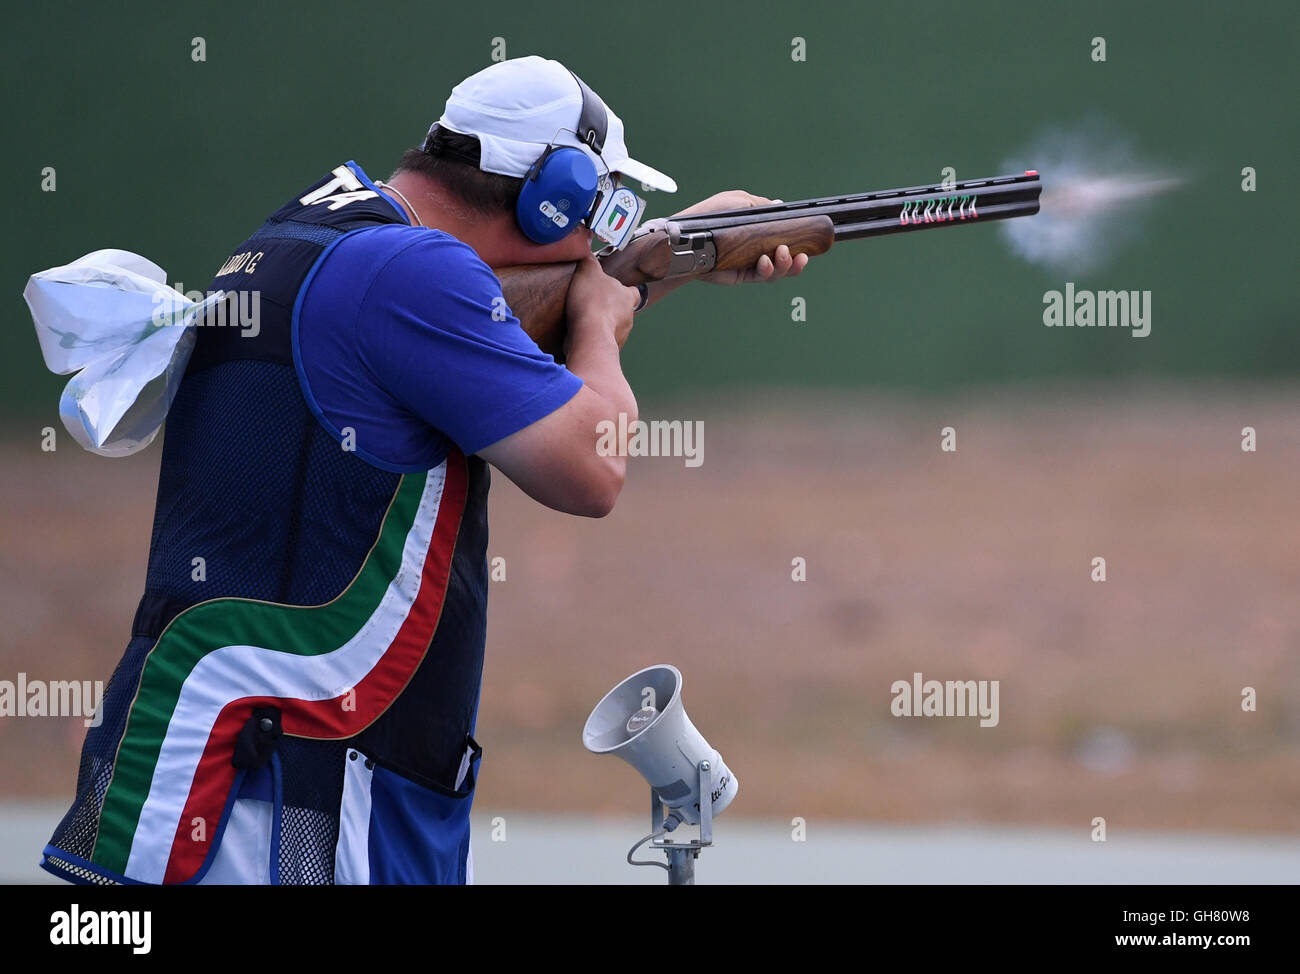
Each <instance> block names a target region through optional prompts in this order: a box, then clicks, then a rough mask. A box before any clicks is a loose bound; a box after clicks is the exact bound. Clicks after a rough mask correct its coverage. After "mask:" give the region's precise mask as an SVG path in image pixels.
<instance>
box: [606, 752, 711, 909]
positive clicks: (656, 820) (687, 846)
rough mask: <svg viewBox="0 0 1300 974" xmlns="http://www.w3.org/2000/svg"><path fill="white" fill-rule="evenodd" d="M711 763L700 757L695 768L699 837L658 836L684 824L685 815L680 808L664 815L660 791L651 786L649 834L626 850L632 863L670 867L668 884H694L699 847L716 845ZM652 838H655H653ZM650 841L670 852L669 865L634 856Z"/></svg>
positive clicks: (653, 844)
mask: <svg viewBox="0 0 1300 974" xmlns="http://www.w3.org/2000/svg"><path fill="white" fill-rule="evenodd" d="M710 770H712V765H711V764H710V763H709V762H708V761H701V762H700V763H699V765H698V767H697V768H696V771H697V772H698V773H699V776H700V837H699V838H698V839H691V840H690V841H689V842H673V841H671V840H669V839H659V836H661V835H665V834H666V833H668V832H672V831H673V830H674V829H676V828H677V826H679V825H681V824H682V818H681V816H679V815H678V814H677V812H675V811H673V812H669V813H668V816H667V818H666V819H665V817H664V805H663V802H662V801H661V800H660V798H659V793H658V792H656V791H655V790H654V789H653V788H651V789H650V834H649V835H647V836H646V837H645V838H644V839H642V840H641V841H640V842H638V843H637V844H636V845H634V846H633V847H632V849H631V851H629V852H628V854H627V861H628V862H629V863H631V864H632V865H633V866H660V867H661V868H663V869H667V870H668V885H669V886H694V885H695V860H696V859H697V858H699V855H700V850H701V849H703V848H704V847H705V846H711V845H713V801H712V794H711V792H712V788H711V787H710V784H709V772H710ZM651 840H653V841H651ZM647 841H651V845H652V847H653V848H655V849H663V850H664V852H665V854H667V856H668V865H666V866H665V865H664V864H663V863H661V862H654V861H651V860H648V859H642V860H637V859H633V858H632V856H633V855H635V854H636V850H637V849H639V848H640V847H641V846H642V845H643V844H644V843H645V842H647Z"/></svg>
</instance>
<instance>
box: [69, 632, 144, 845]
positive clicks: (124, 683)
mask: <svg viewBox="0 0 1300 974" xmlns="http://www.w3.org/2000/svg"><path fill="white" fill-rule="evenodd" d="M151 646H153V640H152V639H132V640H131V642H130V643H128V644H127V648H126V653H125V654H124V655H123V656H122V660H121V662H119V663H118V664H117V669H115V670H114V671H113V675H112V677H110V678H109V681H108V685H107V686H106V687H105V688H104V699H103V700H102V701H101V702H100V714H101V716H102V720H101V722H100V725H99V726H98V727H91V728H90V729H89V730H87V731H86V743H85V744H84V745H83V746H82V749H81V768H80V770H79V771H78V773H77V796H76V798H75V799H74V800H73V802H72V807H71V808H70V809H69V810H68V813H67V814H66V815H64V816H63V820H62V821H61V822H59V825H58V827H57V828H56V829H55V830H54V837H53V839H52V840H51V842H52V843H53V844H54V845H56V846H58V847H59V848H60V849H62V850H63V851H64V852H67V853H69V854H71V855H74V856H80V857H81V858H82V859H89V858H90V854H91V852H92V850H93V849H94V847H95V834H96V830H97V827H98V826H97V823H98V820H99V810H100V808H101V807H102V806H103V804H104V794H105V793H106V792H107V791H108V782H109V779H110V778H111V777H112V775H113V759H114V757H115V756H116V755H117V745H118V742H119V741H121V739H122V731H123V729H124V727H125V725H126V717H127V712H128V711H129V710H130V708H131V701H132V699H134V697H135V690H136V686H137V685H138V684H139V682H140V669H141V667H143V666H144V659H145V657H146V656H147V655H148V654H149V649H150V647H151Z"/></svg>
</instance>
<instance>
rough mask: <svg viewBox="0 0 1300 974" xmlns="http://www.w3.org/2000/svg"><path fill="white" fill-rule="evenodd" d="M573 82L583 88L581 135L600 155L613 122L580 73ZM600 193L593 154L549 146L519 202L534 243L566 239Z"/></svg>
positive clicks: (519, 213)
mask: <svg viewBox="0 0 1300 974" xmlns="http://www.w3.org/2000/svg"><path fill="white" fill-rule="evenodd" d="M569 73H570V74H573V72H572V71H570V72H569ZM573 80H574V81H576V82H578V88H579V89H580V90H581V92H582V112H581V114H580V115H579V117H578V129H577V135H578V138H579V139H580V140H581V141H582V142H583V143H584V144H585V145H586V146H587V147H588V148H590V149H591V151H592V152H594V153H596V155H600V153H601V151H602V150H603V149H604V148H605V130H606V126H607V121H608V120H607V118H606V115H605V105H604V103H603V102H601V100H600V99H599V98H598V97H596V94H595V92H593V91H592V90H591V89H590V88H588V87H587V85H586V84H585V83H584V82H583V80H582V79H581V78H579V77H578V76H577V75H576V74H574V75H573ZM599 195H600V173H599V172H598V171H597V169H596V164H595V163H594V162H592V160H591V157H590V156H589V155H587V154H586V153H585V152H583V151H582V150H581V149H575V148H574V147H572V146H557V145H549V146H547V147H546V151H545V152H543V153H542V156H541V158H540V159H538V160H537V161H536V162H535V163H533V165H532V167H531V168H530V169H529V170H528V174H527V176H526V177H525V178H524V185H523V189H521V190H520V191H519V201H518V203H517V204H516V205H515V217H516V219H518V221H519V229H520V230H522V231H523V233H524V236H525V237H527V238H528V239H529V240H531V241H533V243H537V244H550V243H555V242H556V241H559V240H563V239H564V238H565V237H567V236H568V235H569V233H571V232H572V231H573V229H574V227H575V226H576V224H577V223H579V222H581V221H582V220H584V219H586V218H587V216H588V215H589V214H590V213H592V212H593V211H594V208H595V204H596V202H597V196H599Z"/></svg>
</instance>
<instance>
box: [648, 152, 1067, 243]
mask: <svg viewBox="0 0 1300 974" xmlns="http://www.w3.org/2000/svg"><path fill="white" fill-rule="evenodd" d="M1042 191H1043V185H1042V183H1041V182H1040V180H1039V176H1038V171H1037V170H1034V169H1029V170H1026V171H1025V173H1024V174H1023V175H1020V176H995V177H993V178H991V179H969V180H966V181H964V182H959V183H953V184H952V185H951V186H944V185H943V184H942V183H935V184H932V185H930V186H912V187H909V188H907V189H886V190H881V191H879V192H875V193H859V194H856V195H851V196H823V197H821V198H820V199H813V200H799V201H797V202H794V203H773V204H771V205H769V206H753V207H749V208H747V209H743V210H725V211H722V212H717V213H701V214H699V215H697V216H687V217H679V218H677V219H675V220H673V222H674V223H676V224H677V225H678V226H680V227H681V229H682V232H683V233H691V232H699V231H702V230H716V229H719V228H721V227H733V226H749V225H752V224H755V223H763V222H766V221H769V220H789V219H792V218H794V217H798V216H814V215H816V216H829V217H830V218H831V222H832V223H833V224H834V225H835V239H836V241H840V240H858V239H861V238H862V237H881V236H885V235H886V234H890V233H909V232H911V231H913V230H929V229H935V228H938V227H943V226H952V225H958V224H964V223H970V224H975V223H985V222H988V221H989V220H1006V219H1009V218H1011V217H1017V216H1032V215H1033V214H1035V213H1037V212H1038V198H1039V195H1040V194H1041V193H1042Z"/></svg>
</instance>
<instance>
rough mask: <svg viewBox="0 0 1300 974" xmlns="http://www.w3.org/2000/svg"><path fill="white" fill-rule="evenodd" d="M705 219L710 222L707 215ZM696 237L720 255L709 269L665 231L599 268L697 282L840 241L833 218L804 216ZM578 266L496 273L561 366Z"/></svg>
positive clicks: (618, 275)
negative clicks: (784, 250) (780, 253)
mask: <svg viewBox="0 0 1300 974" xmlns="http://www.w3.org/2000/svg"><path fill="white" fill-rule="evenodd" d="M701 218H707V214H703V215H702V217H701ZM697 236H698V237H699V239H697V240H695V241H694V242H695V243H697V244H705V243H707V244H708V245H711V247H712V250H713V252H714V253H715V254H716V258H715V259H714V260H712V261H711V262H706V264H705V265H704V266H700V265H699V264H698V263H692V258H691V257H690V256H689V255H687V257H686V258H685V259H683V257H682V251H681V249H680V242H679V245H678V252H677V253H676V254H674V244H673V242H672V241H671V240H670V239H669V235H668V232H667V231H666V230H664V229H662V228H661V229H656V230H653V231H652V232H650V233H646V234H643V235H642V236H639V237H637V238H635V239H634V240H633V241H632V242H631V243H629V244H628V245H627V247H625V248H624V249H623V250H619V251H614V252H612V253H610V254H606V255H605V256H603V257H601V258H600V264H601V267H603V268H604V270H605V273H607V274H609V275H610V276H611V277H614V278H615V279H617V280H619V281H621V282H622V283H624V284H627V285H635V284H645V283H648V282H650V281H661V280H664V279H666V278H670V277H671V278H678V277H697V276H699V275H701V274H707V273H709V272H711V271H728V270H743V269H745V268H748V267H753V266H754V265H755V264H756V263H758V259H759V258H760V257H761V256H763V255H764V254H767V255H768V256H769V257H771V256H772V255H773V254H774V253H775V252H776V248H777V247H779V246H780V245H781V244H787V245H788V246H789V247H790V254H791V256H797V255H799V254H808V255H809V256H810V257H816V256H817V255H819V254H824V253H826V251H828V250H830V248H831V244H832V243H834V241H835V228H834V225H833V224H832V222H831V219H830V217H827V216H801V217H796V218H792V219H788V220H767V221H765V222H763V223H755V224H752V225H749V226H729V227H720V228H718V229H716V230H711V231H706V232H705V233H703V234H699V235H697ZM705 237H707V240H705V239H704V238H705ZM696 253H699V251H696ZM576 266H577V265H576V264H573V263H563V264H526V265H522V266H517V267H502V268H499V269H498V270H497V272H496V274H497V277H498V278H499V279H500V281H501V288H502V294H503V296H504V297H505V299H506V304H507V305H509V306H510V310H511V311H512V312H514V315H515V317H516V318H518V319H519V322H520V324H521V325H523V329H524V331H525V332H527V333H528V335H529V337H531V338H532V339H533V341H535V342H537V344H538V345H539V346H541V349H542V351H544V352H549V353H550V354H551V355H554V356H555V358H556V360H557V361H563V360H564V309H565V305H566V303H567V301H568V297H569V282H570V281H571V280H572V278H573V271H574V268H575V267H576Z"/></svg>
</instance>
